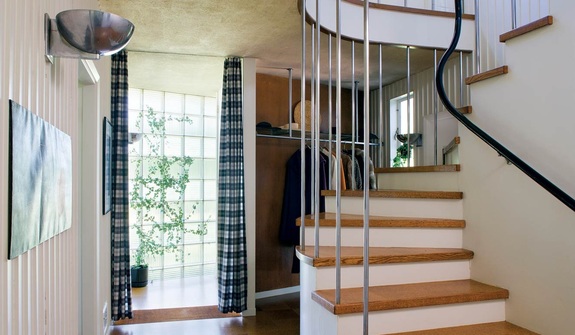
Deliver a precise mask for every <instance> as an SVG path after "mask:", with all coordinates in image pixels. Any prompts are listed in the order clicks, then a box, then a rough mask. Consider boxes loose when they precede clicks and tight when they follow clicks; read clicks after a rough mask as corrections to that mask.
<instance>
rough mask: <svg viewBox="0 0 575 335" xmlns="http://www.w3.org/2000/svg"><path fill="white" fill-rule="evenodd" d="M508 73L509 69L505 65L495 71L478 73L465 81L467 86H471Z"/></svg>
mask: <svg viewBox="0 0 575 335" xmlns="http://www.w3.org/2000/svg"><path fill="white" fill-rule="evenodd" d="M508 72H509V67H508V66H507V65H503V66H501V67H498V68H495V69H493V70H489V71H485V72H481V73H478V74H476V75H473V76H470V77H467V78H466V79H465V84H466V85H471V84H474V83H477V82H479V81H482V80H485V79H489V78H493V77H497V76H501V75H504V74H506V73H508Z"/></svg>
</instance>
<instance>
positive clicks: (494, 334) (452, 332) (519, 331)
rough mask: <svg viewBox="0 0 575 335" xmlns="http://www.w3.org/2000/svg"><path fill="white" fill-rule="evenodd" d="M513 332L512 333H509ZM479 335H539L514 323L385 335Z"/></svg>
mask: <svg viewBox="0 0 575 335" xmlns="http://www.w3.org/2000/svg"><path fill="white" fill-rule="evenodd" d="M510 330H511V331H513V333H510V332H509V331H510ZM477 334H489V335H511V334H514V335H539V334H537V333H534V332H532V331H530V330H528V329H525V328H522V327H519V326H517V325H514V324H512V323H509V322H506V321H501V322H486V323H480V324H473V325H465V326H455V327H445V328H436V329H425V330H416V331H409V332H401V333H393V334H391V333H387V334H384V335H477Z"/></svg>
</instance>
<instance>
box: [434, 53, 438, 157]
mask: <svg viewBox="0 0 575 335" xmlns="http://www.w3.org/2000/svg"><path fill="white" fill-rule="evenodd" d="M435 77H437V49H433V78H435ZM438 111H439V99H437V86H435V85H433V150H434V151H433V162H434V164H435V165H437V113H438Z"/></svg>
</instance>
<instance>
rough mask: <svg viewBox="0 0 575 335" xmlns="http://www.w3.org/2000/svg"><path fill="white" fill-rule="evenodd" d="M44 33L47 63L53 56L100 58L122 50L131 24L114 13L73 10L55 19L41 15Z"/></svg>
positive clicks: (130, 35) (127, 39)
mask: <svg viewBox="0 0 575 335" xmlns="http://www.w3.org/2000/svg"><path fill="white" fill-rule="evenodd" d="M44 33H45V40H46V59H47V60H48V61H50V63H54V57H65V58H81V59H100V56H109V55H113V54H115V53H116V52H118V51H120V50H122V49H123V48H124V47H125V46H126V45H127V44H128V42H129V41H130V38H132V35H133V33H134V25H133V24H132V22H130V21H128V20H126V19H124V18H123V17H121V16H118V15H116V14H112V13H106V12H101V11H97V10H89V9H73V10H66V11H63V12H60V13H58V14H57V15H56V19H50V16H49V15H48V14H44Z"/></svg>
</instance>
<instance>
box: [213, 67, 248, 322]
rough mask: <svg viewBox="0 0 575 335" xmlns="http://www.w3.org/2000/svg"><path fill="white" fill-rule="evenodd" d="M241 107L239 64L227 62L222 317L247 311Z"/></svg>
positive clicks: (221, 168) (221, 224)
mask: <svg viewBox="0 0 575 335" xmlns="http://www.w3.org/2000/svg"><path fill="white" fill-rule="evenodd" d="M242 107H243V104H242V61H241V59H240V58H227V59H226V60H225V63H224V83H223V96H222V111H221V114H222V115H221V124H220V156H219V179H218V192H219V193H218V297H219V302H218V309H219V310H220V311H221V312H222V313H230V312H236V313H239V312H242V311H244V310H246V309H247V286H248V277H247V255H246V232H245V230H246V228H245V205H244V152H243V145H244V143H243V142H244V140H243V123H242V113H243V110H242Z"/></svg>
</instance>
